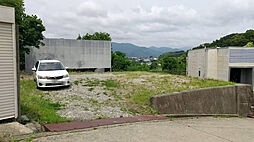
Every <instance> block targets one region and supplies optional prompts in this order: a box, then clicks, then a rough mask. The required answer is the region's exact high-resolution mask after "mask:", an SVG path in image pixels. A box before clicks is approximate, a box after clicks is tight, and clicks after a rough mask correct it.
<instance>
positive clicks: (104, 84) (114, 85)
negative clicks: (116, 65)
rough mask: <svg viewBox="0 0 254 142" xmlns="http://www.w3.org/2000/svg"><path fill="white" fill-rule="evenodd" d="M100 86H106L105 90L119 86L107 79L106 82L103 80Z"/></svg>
mask: <svg viewBox="0 0 254 142" xmlns="http://www.w3.org/2000/svg"><path fill="white" fill-rule="evenodd" d="M102 85H103V86H106V87H107V88H116V87H118V86H119V83H118V82H116V81H114V80H111V79H108V80H103V81H102Z"/></svg>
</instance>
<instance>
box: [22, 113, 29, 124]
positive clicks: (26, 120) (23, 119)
mask: <svg viewBox="0 0 254 142" xmlns="http://www.w3.org/2000/svg"><path fill="white" fill-rule="evenodd" d="M20 118H21V123H22V124H26V123H27V122H30V119H29V118H28V117H27V116H26V115H21V117H20Z"/></svg>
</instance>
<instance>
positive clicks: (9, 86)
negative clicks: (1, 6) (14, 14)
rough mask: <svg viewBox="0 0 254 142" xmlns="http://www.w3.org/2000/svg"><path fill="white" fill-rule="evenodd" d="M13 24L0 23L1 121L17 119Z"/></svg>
mask: <svg viewBox="0 0 254 142" xmlns="http://www.w3.org/2000/svg"><path fill="white" fill-rule="evenodd" d="M13 37H14V36H13V28H12V24H9V23H1V22H0V120H1V119H5V118H11V117H15V111H16V110H15V107H16V100H15V99H16V97H15V95H16V92H15V91H16V90H15V88H16V86H15V85H16V84H15V79H16V78H15V73H16V69H15V67H14V64H16V63H15V62H16V61H15V59H14V54H15V51H14V50H15V49H14V48H13V47H14V46H13V44H14V42H13Z"/></svg>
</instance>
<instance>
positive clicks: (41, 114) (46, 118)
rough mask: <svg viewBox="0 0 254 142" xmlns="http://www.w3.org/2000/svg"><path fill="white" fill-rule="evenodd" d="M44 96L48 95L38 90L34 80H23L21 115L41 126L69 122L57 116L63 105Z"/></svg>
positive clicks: (21, 82) (21, 83) (21, 86)
mask: <svg viewBox="0 0 254 142" xmlns="http://www.w3.org/2000/svg"><path fill="white" fill-rule="evenodd" d="M44 95H47V94H45V93H43V92H42V91H41V90H38V89H36V85H35V83H34V82H33V81H32V80H21V81H20V96H21V114H24V115H27V116H28V117H29V118H30V119H33V120H35V121H37V122H39V123H40V124H47V123H56V122H66V121H69V120H68V119H66V118H63V117H61V116H59V115H57V114H56V111H57V110H59V109H61V107H62V105H60V104H59V103H52V102H51V101H50V100H48V99H45V98H44V97H43V96H44Z"/></svg>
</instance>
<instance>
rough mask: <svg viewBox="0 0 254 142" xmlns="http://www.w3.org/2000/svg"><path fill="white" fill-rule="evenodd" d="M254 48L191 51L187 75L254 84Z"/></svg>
mask: <svg viewBox="0 0 254 142" xmlns="http://www.w3.org/2000/svg"><path fill="white" fill-rule="evenodd" d="M253 68H254V47H225V48H215V49H211V48H206V49H196V50H190V51H189V52H188V57H187V75H189V76H193V77H200V78H211V79H218V80H224V81H233V82H236V83H243V84H253V82H254V76H253V73H254V70H253Z"/></svg>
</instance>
